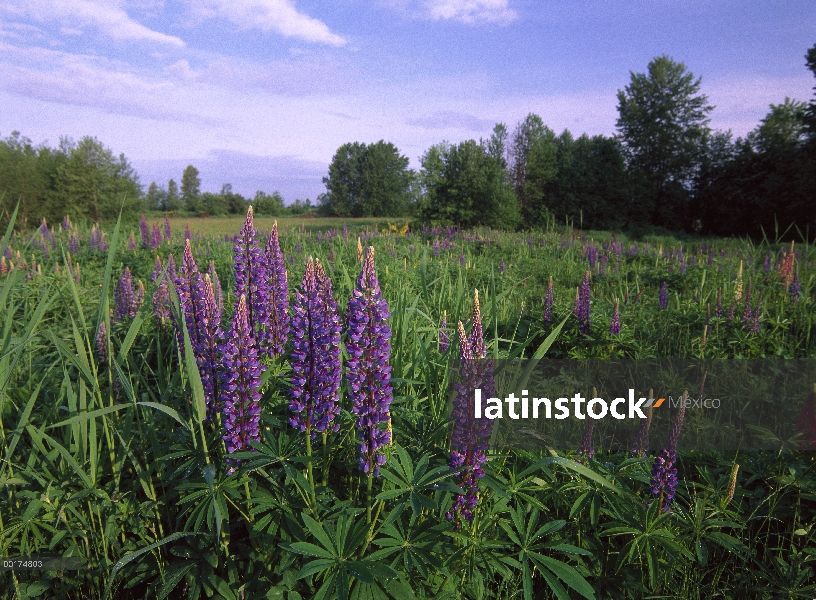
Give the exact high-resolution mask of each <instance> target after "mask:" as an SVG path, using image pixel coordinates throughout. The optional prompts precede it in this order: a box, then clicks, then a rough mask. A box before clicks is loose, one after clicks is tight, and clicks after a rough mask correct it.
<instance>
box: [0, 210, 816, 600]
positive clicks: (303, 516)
mask: <svg viewBox="0 0 816 600" xmlns="http://www.w3.org/2000/svg"><path fill="white" fill-rule="evenodd" d="M13 222H14V213H13V212H12V214H11V218H10V225H13ZM225 228H226V231H225ZM12 229H13V228H12V227H11V226H10V227H9V229H8V231H7V232H6V236H5V237H4V239H3V242H2V247H0V254H2V258H0V260H1V261H2V263H0V272H2V274H1V275H0V307H1V310H0V315H2V337H0V439H2V443H1V444H0V458H1V459H2V462H1V463H0V555H2V556H3V557H15V556H18V557H19V556H31V555H33V556H58V557H68V556H71V557H80V558H81V559H82V562H83V567H82V568H81V569H79V570H69V569H66V570H54V571H30V572H23V571H8V570H6V571H2V572H0V590H2V591H0V596H2V597H6V598H19V599H24V598H83V599H84V598H146V597H158V598H167V597H171V596H172V597H183V598H191V599H194V598H209V597H221V598H232V599H239V598H240V599H250V598H252V599H262V598H267V599H277V598H280V599H283V600H296V599H300V598H360V599H363V598H394V599H402V598H450V599H459V598H462V599H464V598H468V599H470V598H473V599H476V598H478V599H482V598H484V599H486V598H524V599H525V600H529V599H532V598H559V599H562V600H563V599H567V598H580V597H583V598H599V599H600V598H644V597H654V598H658V597H660V598H718V597H721V598H737V597H739V598H763V599H764V598H768V599H770V598H780V597H784V598H810V597H813V596H814V594H816V579H814V561H816V531H814V525H813V524H814V522H816V480H814V465H815V464H816V463H814V461H813V452H812V449H810V450H808V447H807V446H802V445H800V446H799V449H798V450H795V449H792V448H795V447H796V445H795V444H793V445H787V446H785V448H784V449H781V450H780V451H779V452H754V451H735V452H732V453H728V454H724V453H719V452H706V451H694V452H690V451H687V450H685V449H684V440H683V413H682V411H677V413H676V414H675V416H674V421H673V423H674V424H673V426H672V428H671V433H670V435H669V438H668V439H657V438H656V437H655V435H654V434H653V435H652V438H653V439H651V440H649V437H648V430H647V431H646V443H645V444H640V445H638V446H637V447H633V449H632V451H631V452H621V453H616V454H609V453H606V452H598V453H596V452H594V451H593V442H592V435H591V431H590V434H589V436H588V437H587V439H586V440H585V441H584V442H582V444H581V445H580V447H575V448H541V449H540V450H518V449H516V450H507V449H503V448H499V447H497V446H496V445H495V444H492V443H491V440H490V430H489V427H488V424H486V423H485V422H484V421H477V420H475V419H473V418H472V416H470V417H469V416H467V411H466V410H464V412H463V406H464V405H463V404H462V402H463V401H462V399H461V397H460V396H459V395H457V393H456V391H455V388H453V387H452V384H453V381H452V378H456V377H460V376H461V377H463V378H464V379H465V381H472V378H473V377H476V378H478V379H479V381H481V382H482V383H483V385H485V386H490V385H492V384H491V383H490V380H491V379H492V371H490V370H486V369H487V367H486V365H489V364H490V361H491V360H495V359H502V358H508V357H513V356H515V357H526V358H530V357H534V356H535V357H540V356H544V355H546V356H548V357H560V358H587V357H592V358H603V359H607V358H610V359H611V358H655V357H657V358H662V357H687V358H693V357H701V356H706V357H711V358H729V359H742V358H766V357H777V358H791V359H792V358H797V359H814V358H816V331H815V330H814V327H813V325H814V324H816V310H815V309H814V306H816V305H815V304H814V301H816V290H814V288H816V252H815V251H814V249H813V247H812V246H811V245H809V244H808V243H807V240H800V241H798V242H796V243H794V244H791V243H789V242H787V241H785V242H778V241H777V240H775V239H774V240H769V239H763V240H761V241H758V242H752V241H750V240H741V241H740V240H721V239H702V238H700V239H693V240H685V241H681V240H679V239H677V238H671V237H646V238H640V239H637V240H635V239H630V238H627V237H626V236H624V235H620V234H612V233H604V232H589V231H586V232H585V231H581V230H577V229H572V228H560V227H559V228H556V227H554V226H551V227H549V228H548V229H542V230H540V231H537V232H525V233H514V232H500V231H496V230H491V229H484V228H482V229H470V230H462V229H458V228H455V227H450V228H440V227H435V228H431V227H425V228H421V227H420V228H411V227H407V226H406V225H405V224H403V223H392V224H391V225H388V224H382V223H380V222H375V221H363V222H360V221H351V220H349V221H345V220H325V221H324V220H317V219H304V220H298V221H290V220H284V219H281V220H279V221H278V223H277V227H273V222H271V221H265V220H262V219H260V218H259V219H257V220H253V219H251V218H247V219H246V220H245V221H244V220H237V219H236V220H216V219H213V218H210V219H203V220H197V221H191V222H190V227H189V234H188V233H187V232H185V228H184V226H183V225H182V223H181V221H177V220H172V219H168V220H167V221H166V222H164V221H161V220H156V222H155V223H154V222H150V221H149V220H147V219H146V220H145V221H144V223H143V224H142V226H141V227H140V228H139V227H134V226H129V225H124V224H122V223H121V222H119V223H116V224H114V225H112V226H111V227H110V228H107V227H105V228H102V229H100V228H98V227H96V226H94V227H93V229H87V228H85V227H76V226H75V225H74V224H72V223H71V222H70V220H69V219H66V220H65V221H64V222H63V223H62V224H61V225H58V224H49V223H46V222H43V223H42V225H41V226H40V227H39V228H38V229H36V230H33V231H32V230H30V229H29V230H19V229H18V230H17V231H16V232H13V231H12ZM225 234H226V236H227V238H229V239H225ZM253 240H254V241H253ZM369 248H371V249H372V250H369ZM171 255H172V256H173V257H174V261H173V262H171V261H170V258H169V257H170V256H171ZM314 259H316V261H319V262H315V260H314ZM259 265H260V266H259ZM261 267H263V274H261V271H259V270H257V269H259V268H261ZM253 269H256V270H253ZM172 271H175V278H174V279H172V280H170V281H168V279H167V278H168V273H171V274H172ZM284 274H285V275H286V279H284V278H283V275H284ZM253 282H254V283H253ZM253 285H255V287H252V286H253ZM264 286H265V287H264ZM259 290H261V291H259ZM282 290H285V291H282ZM475 290H478V294H476V293H475V292H474V291H475ZM459 323H461V326H460V325H459ZM459 358H464V359H465V360H463V361H461V362H457V360H458V359H459ZM471 358H475V359H481V360H471ZM468 378H471V379H468ZM515 383H519V382H518V381H516V382H514V384H515ZM589 393H590V390H586V394H585V395H588V394H589ZM690 393H691V394H692V395H696V394H697V390H695V389H692V390H690ZM800 402H802V403H803V406H804V407H805V408H804V410H803V411H802V414H803V415H804V417H803V419H804V421H803V424H804V425H803V427H804V429H803V430H802V431H803V432H804V433H805V434H807V435H810V433H808V432H810V430H809V429H808V427H813V428H814V430H816V423H812V424H811V423H810V421H808V419H811V420H816V415H814V412H813V411H814V408H813V405H814V403H815V402H816V392H814V394H813V395H811V396H810V397H808V398H805V397H803V398H801V399H800ZM808 403H809V404H808ZM807 406H810V409H809V410H810V412H809V413H808V412H807V411H808V409H807ZM452 415H453V418H452ZM463 415H465V416H463ZM811 433H813V432H811ZM808 440H809V438H807V436H806V437H805V438H804V440H801V441H803V442H808Z"/></svg>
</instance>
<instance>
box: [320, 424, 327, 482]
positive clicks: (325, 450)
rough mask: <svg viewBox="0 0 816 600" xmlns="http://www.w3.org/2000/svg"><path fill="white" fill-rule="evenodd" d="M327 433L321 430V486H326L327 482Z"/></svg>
mask: <svg viewBox="0 0 816 600" xmlns="http://www.w3.org/2000/svg"><path fill="white" fill-rule="evenodd" d="M327 438H328V435H327V434H326V432H325V431H324V432H323V477H322V478H321V484H322V485H323V487H326V486H327V485H328V484H329V447H328V445H327V443H326V440H327Z"/></svg>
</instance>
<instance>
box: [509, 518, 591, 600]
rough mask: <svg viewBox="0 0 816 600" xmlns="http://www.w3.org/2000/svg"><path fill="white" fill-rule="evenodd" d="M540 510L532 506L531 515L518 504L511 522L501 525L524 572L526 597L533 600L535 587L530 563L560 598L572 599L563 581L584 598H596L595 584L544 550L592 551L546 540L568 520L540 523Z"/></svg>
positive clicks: (582, 552)
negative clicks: (590, 583)
mask: <svg viewBox="0 0 816 600" xmlns="http://www.w3.org/2000/svg"><path fill="white" fill-rule="evenodd" d="M539 515H540V513H539V510H538V509H537V508H533V509H532V510H531V511H530V512H529V514H528V511H527V508H526V507H524V506H521V505H519V506H517V507H516V508H515V509H513V510H511V511H510V521H509V522H508V521H506V520H502V521H500V522H499V526H500V527H501V528H502V529H503V530H504V532H505V533H506V534H507V537H508V538H509V539H510V541H511V542H512V545H513V546H514V548H513V550H514V552H517V553H518V554H517V556H518V560H517V563H518V565H519V566H520V568H521V569H522V571H523V574H522V575H523V584H524V585H523V593H524V599H525V600H532V598H533V588H532V577H531V569H530V563H532V564H533V565H535V566H536V568H537V569H538V570H539V571H540V572H541V574H542V576H543V577H544V579H545V581H547V584H548V585H549V586H550V589H551V590H552V591H553V593H555V595H556V596H557V597H559V598H565V599H568V598H569V594H568V593H567V592H566V590H565V589H564V587H563V585H562V584H561V582H563V583H565V584H566V585H567V587H569V588H571V589H573V590H575V591H576V592H578V593H579V594H581V595H582V596H584V597H585V598H589V599H590V600H594V598H595V592H594V590H593V589H592V586H590V585H589V583H588V582H587V581H586V579H584V577H583V576H582V575H581V574H580V573H578V571H577V570H576V569H575V568H574V567H572V566H570V565H568V564H566V563H565V562H562V561H560V560H558V559H555V558H552V557H551V556H548V555H546V554H543V552H544V551H552V550H556V551H559V552H567V553H571V554H583V555H590V556H591V553H590V552H588V551H587V550H584V549H582V548H577V547H575V546H572V545H570V544H564V543H562V542H561V541H560V540H557V539H556V540H547V539H546V538H547V537H548V536H550V535H552V534H555V533H558V532H559V531H561V530H562V529H564V527H565V526H566V521H564V520H563V519H558V520H555V521H550V522H549V523H545V524H544V525H542V526H540V527H539V525H538V520H539Z"/></svg>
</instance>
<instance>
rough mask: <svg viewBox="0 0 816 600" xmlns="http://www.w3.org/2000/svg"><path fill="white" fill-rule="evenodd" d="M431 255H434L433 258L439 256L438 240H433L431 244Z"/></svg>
mask: <svg viewBox="0 0 816 600" xmlns="http://www.w3.org/2000/svg"><path fill="white" fill-rule="evenodd" d="M433 255H434V256H435V257H436V256H439V238H434V243H433Z"/></svg>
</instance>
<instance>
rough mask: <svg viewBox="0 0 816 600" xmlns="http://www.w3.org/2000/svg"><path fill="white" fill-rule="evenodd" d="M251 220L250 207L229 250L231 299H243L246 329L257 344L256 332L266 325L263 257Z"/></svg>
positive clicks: (266, 299) (267, 314) (265, 286)
mask: <svg viewBox="0 0 816 600" xmlns="http://www.w3.org/2000/svg"><path fill="white" fill-rule="evenodd" d="M255 236H256V231H255V218H254V215H253V212H252V207H251V206H250V207H249V209H248V210H247V216H246V220H245V221H244V226H243V227H242V228H241V231H240V232H239V233H238V237H237V239H236V242H235V246H234V247H233V256H234V258H233V261H234V266H235V298H236V301H238V300H240V297H241V296H246V301H247V310H248V316H249V326H250V327H251V328H252V331H253V332H254V333H253V339H255V340H256V341H260V340H259V338H260V332H261V331H263V330H264V329H265V328H266V327H267V326H268V324H269V306H268V300H269V296H268V292H267V279H266V268H265V265H264V262H265V260H264V255H263V252H262V251H261V248H260V247H259V246H258V243H257V242H256V240H255Z"/></svg>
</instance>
